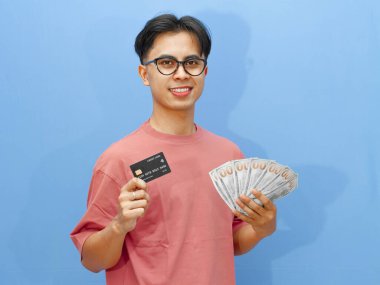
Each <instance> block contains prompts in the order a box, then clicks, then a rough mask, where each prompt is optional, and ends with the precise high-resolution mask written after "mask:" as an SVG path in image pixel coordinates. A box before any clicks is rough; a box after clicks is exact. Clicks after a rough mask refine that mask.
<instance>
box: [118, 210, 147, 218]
mask: <svg viewBox="0 0 380 285" xmlns="http://www.w3.org/2000/svg"><path fill="white" fill-rule="evenodd" d="M122 214H123V218H125V219H127V220H132V219H137V218H140V217H142V216H143V215H144V214H145V209H144V208H136V209H131V210H130V209H123V210H122Z"/></svg>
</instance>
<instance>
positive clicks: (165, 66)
mask: <svg viewBox="0 0 380 285" xmlns="http://www.w3.org/2000/svg"><path fill="white" fill-rule="evenodd" d="M156 64H157V68H158V70H159V71H160V72H161V73H162V74H166V75H169V74H172V73H173V72H174V71H175V70H176V68H177V61H176V60H175V59H173V58H160V59H158V60H157V62H156Z"/></svg>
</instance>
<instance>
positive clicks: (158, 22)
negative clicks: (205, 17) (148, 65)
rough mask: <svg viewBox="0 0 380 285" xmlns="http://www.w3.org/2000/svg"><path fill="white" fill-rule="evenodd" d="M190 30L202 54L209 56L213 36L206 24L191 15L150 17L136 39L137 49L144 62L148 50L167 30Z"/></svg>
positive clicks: (141, 60)
mask: <svg viewBox="0 0 380 285" xmlns="http://www.w3.org/2000/svg"><path fill="white" fill-rule="evenodd" d="M181 31H185V32H190V33H192V34H193V35H195V36H196V38H197V39H198V42H199V46H200V48H201V50H200V52H201V54H204V56H205V57H206V59H207V57H208V55H209V54H210V51H211V36H210V32H209V30H208V29H207V28H206V26H205V25H204V24H203V23H202V22H201V21H200V20H198V19H196V18H194V17H191V16H183V17H181V18H179V19H178V18H177V17H176V16H175V15H173V14H163V15H160V16H157V17H154V18H153V19H150V20H149V21H148V22H147V23H146V24H145V27H144V28H143V29H142V30H141V32H140V33H139V34H138V35H137V37H136V41H135V51H136V53H137V55H138V56H139V58H140V63H141V64H142V63H143V60H144V58H145V57H146V55H147V53H148V51H149V50H150V49H151V47H152V45H153V42H154V40H155V39H156V38H157V36H158V35H160V34H162V33H167V32H181Z"/></svg>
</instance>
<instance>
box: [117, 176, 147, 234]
mask: <svg viewBox="0 0 380 285" xmlns="http://www.w3.org/2000/svg"><path fill="white" fill-rule="evenodd" d="M149 200H150V197H149V194H148V192H147V184H146V183H145V182H144V181H143V180H141V179H139V178H132V179H131V180H129V181H128V182H127V184H125V185H124V186H123V187H122V188H121V190H120V195H119V213H118V215H117V216H116V217H115V218H114V220H113V222H114V229H115V230H116V231H117V232H118V233H120V234H122V235H125V234H126V233H128V232H130V231H132V230H133V229H134V228H135V227H136V223H137V219H138V218H140V217H142V216H143V215H144V214H145V212H146V210H147V209H148V206H149Z"/></svg>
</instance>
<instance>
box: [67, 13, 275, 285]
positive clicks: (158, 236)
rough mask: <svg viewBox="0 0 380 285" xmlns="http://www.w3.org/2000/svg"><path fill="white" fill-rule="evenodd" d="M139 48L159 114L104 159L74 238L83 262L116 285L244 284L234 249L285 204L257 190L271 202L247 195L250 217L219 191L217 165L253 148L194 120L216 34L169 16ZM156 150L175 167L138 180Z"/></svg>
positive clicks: (147, 31) (271, 226)
mask: <svg viewBox="0 0 380 285" xmlns="http://www.w3.org/2000/svg"><path fill="white" fill-rule="evenodd" d="M135 49H136V52H137V54H138V55H139V57H140V61H141V65H140V66H139V67H138V72H139V75H140V77H141V79H142V81H143V83H144V85H146V86H149V87H150V89H151V93H152V98H153V112H152V115H151V117H150V119H149V120H148V121H146V122H145V123H144V124H143V125H142V126H141V127H140V128H139V129H137V130H136V131H134V132H133V133H132V134H130V135H128V136H127V137H125V138H123V139H122V140H120V141H118V142H116V143H115V144H113V145H112V146H111V147H110V148H109V149H107V150H106V151H105V152H104V153H103V154H102V155H101V156H100V158H99V159H98V161H97V162H96V165H95V168H94V172H93V177H92V181H91V185H90V190H89V196H88V209H87V211H86V213H85V215H84V216H83V218H82V220H81V221H80V222H79V224H78V225H77V226H76V228H75V229H74V230H73V232H72V233H71V238H72V239H73V241H74V243H75V245H76V247H77V248H78V250H79V251H80V252H81V256H82V263H83V265H84V266H85V267H86V268H87V269H89V270H91V271H93V272H98V271H100V270H103V269H105V270H106V279H107V284H109V285H120V284H155V285H158V284H165V285H167V284H181V285H186V284H197V285H203V284H204V285H206V284H218V285H222V284H228V285H231V284H234V283H235V276H234V261H233V257H234V254H235V255H239V254H243V253H245V252H247V251H249V250H250V249H251V248H253V247H254V246H255V245H256V244H257V243H258V242H259V241H260V240H261V239H263V238H264V237H266V236H268V235H270V234H272V233H273V232H274V230H275V226H276V207H275V205H274V204H273V203H272V202H271V201H270V200H269V199H267V198H266V197H265V196H264V195H262V194H260V193H259V192H256V191H255V192H254V194H255V196H256V197H257V198H258V199H259V200H260V201H261V202H262V203H263V206H262V207H261V206H259V205H258V204H256V203H254V202H253V201H252V200H250V199H249V198H248V197H246V196H242V197H240V200H238V201H237V203H238V205H239V206H240V207H241V208H243V209H244V210H245V211H246V212H247V213H248V216H245V215H242V214H240V213H238V212H235V213H232V212H231V210H230V209H229V208H228V207H227V206H226V205H225V203H224V202H223V200H222V199H221V198H220V197H219V196H218V193H217V191H216V190H215V189H213V188H214V186H213V184H212V182H211V179H210V178H209V175H208V172H209V171H210V170H211V169H213V168H215V167H217V166H219V165H221V164H222V163H224V162H226V161H229V160H232V159H240V158H242V157H243V155H242V153H241V152H240V150H239V149H238V147H236V145H234V144H233V143H231V142H230V141H228V140H226V139H224V138H222V137H219V136H216V135H214V134H212V133H210V132H208V131H206V130H205V129H203V128H201V127H200V126H198V125H196V124H194V111H195V103H196V101H197V100H198V99H199V97H200V96H201V94H202V90H203V86H204V81H205V77H206V75H207V72H208V69H207V56H208V55H209V53H210V49H211V39H210V35H209V33H208V31H207V29H206V28H205V27H204V25H203V24H202V23H201V22H200V21H199V20H197V19H195V18H193V17H189V16H186V17H182V18H180V19H177V18H176V17H175V16H173V15H168V14H165V15H161V16H158V17H156V18H153V19H151V20H150V21H148V22H147V24H146V25H145V27H144V29H143V30H142V31H141V32H140V33H139V35H138V36H137V38H136V43H135ZM160 153H162V154H160ZM156 154H158V156H159V157H160V158H162V159H164V160H165V159H166V162H165V163H167V165H168V167H169V168H170V172H169V171H167V172H166V173H165V174H164V175H162V176H160V177H158V178H156V179H154V180H151V181H149V182H144V181H143V180H141V179H138V178H133V173H132V171H131V169H130V166H131V165H133V164H135V163H136V162H140V161H142V160H144V159H146V158H149V157H153V158H154V157H155V155H156ZM164 160H162V161H164ZM137 174H138V173H137ZM234 215H235V216H236V217H235V218H234Z"/></svg>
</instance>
